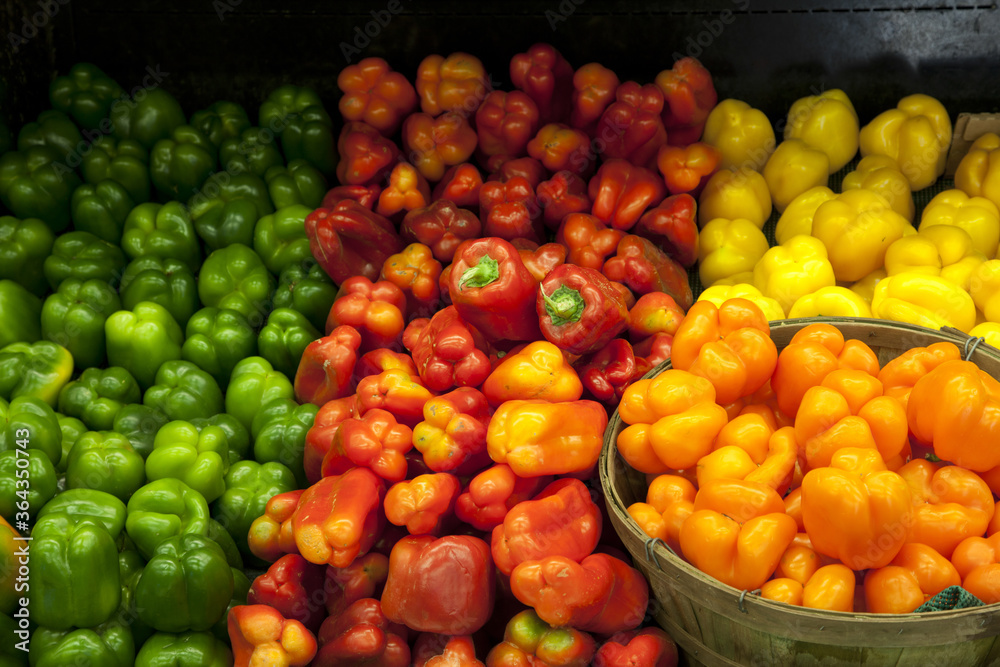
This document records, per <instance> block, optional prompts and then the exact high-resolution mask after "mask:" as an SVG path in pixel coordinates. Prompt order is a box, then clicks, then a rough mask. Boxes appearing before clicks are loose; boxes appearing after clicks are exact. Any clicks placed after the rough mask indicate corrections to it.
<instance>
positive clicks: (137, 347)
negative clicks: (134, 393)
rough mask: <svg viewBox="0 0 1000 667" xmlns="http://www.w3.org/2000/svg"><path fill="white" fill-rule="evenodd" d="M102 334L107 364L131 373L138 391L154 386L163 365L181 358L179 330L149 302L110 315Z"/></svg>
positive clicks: (170, 317)
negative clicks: (106, 350)
mask: <svg viewBox="0 0 1000 667" xmlns="http://www.w3.org/2000/svg"><path fill="white" fill-rule="evenodd" d="M104 333H105V338H106V339H107V348H108V362H109V363H111V364H112V365H115V366H121V367H123V368H125V369H126V370H128V371H129V372H130V373H132V375H133V376H134V377H135V379H136V380H137V381H138V382H139V386H140V387H142V388H148V387H151V386H152V385H153V384H154V383H155V379H156V373H157V371H158V370H159V368H160V366H161V365H162V364H163V363H164V362H167V361H171V360H179V359H180V358H181V343H182V342H183V341H184V335H183V333H182V331H181V328H180V326H178V324H177V322H176V320H174V318H173V316H171V315H170V313H169V312H168V311H167V310H166V309H165V308H163V307H162V306H160V305H158V304H155V303H153V302H151V301H142V302H139V303H138V304H136V305H135V307H134V308H133V309H132V310H120V311H118V312H116V313H114V314H113V315H111V316H110V317H109V318H108V319H107V321H106V322H105V324H104Z"/></svg>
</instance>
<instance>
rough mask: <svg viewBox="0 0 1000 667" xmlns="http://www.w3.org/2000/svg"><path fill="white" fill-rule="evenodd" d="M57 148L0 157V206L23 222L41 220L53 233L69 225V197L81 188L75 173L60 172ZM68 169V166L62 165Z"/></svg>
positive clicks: (70, 171) (40, 148) (15, 152)
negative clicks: (28, 219) (32, 219)
mask: <svg viewBox="0 0 1000 667" xmlns="http://www.w3.org/2000/svg"><path fill="white" fill-rule="evenodd" d="M62 159H63V156H62V155H61V154H60V152H59V151H58V150H56V149H55V148H50V147H48V146H35V147H31V148H27V149H25V150H17V151H8V152H7V153H4V154H3V155H2V156H0V202H3V204H4V206H5V207H6V208H7V209H8V210H9V211H10V212H11V213H13V214H14V216H15V217H17V218H20V219H22V220H23V219H25V218H38V219H39V220H42V221H43V222H44V223H45V224H47V225H48V226H49V228H50V229H51V230H52V231H53V232H61V231H63V230H64V229H66V227H67V226H68V225H69V222H70V206H69V204H70V197H71V195H72V194H73V190H75V189H76V188H77V186H79V185H80V177H79V176H77V175H76V172H74V171H72V170H65V171H64V170H59V169H57V166H56V165H59V164H61V161H62ZM63 166H65V165H63Z"/></svg>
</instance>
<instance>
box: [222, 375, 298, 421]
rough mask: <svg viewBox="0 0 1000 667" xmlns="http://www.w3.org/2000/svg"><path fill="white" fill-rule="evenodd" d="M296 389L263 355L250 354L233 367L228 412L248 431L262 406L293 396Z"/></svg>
mask: <svg viewBox="0 0 1000 667" xmlns="http://www.w3.org/2000/svg"><path fill="white" fill-rule="evenodd" d="M294 397H295V390H294V389H293V388H292V383H291V381H290V380H289V379H288V378H287V377H286V376H285V375H284V373H282V372H281V371H276V370H274V366H272V365H271V362H269V361H268V360H267V359H265V358H263V357H247V358H246V359H243V360H242V361H240V362H239V363H238V364H236V367H235V368H233V374H232V377H231V378H230V379H229V388H228V389H227V390H226V412H228V413H229V414H231V415H232V416H234V417H236V419H238V420H239V421H240V423H241V424H243V426H244V427H245V428H246V429H247V430H248V431H249V430H250V427H251V425H252V424H253V419H254V415H256V414H257V413H258V412H259V411H260V409H261V407H262V406H264V405H267V404H268V403H270V402H271V401H273V400H275V399H279V398H287V399H293V398H294Z"/></svg>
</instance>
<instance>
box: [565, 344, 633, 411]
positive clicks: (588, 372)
mask: <svg viewBox="0 0 1000 667" xmlns="http://www.w3.org/2000/svg"><path fill="white" fill-rule="evenodd" d="M576 369H577V374H578V375H579V376H580V381H581V382H583V387H584V389H585V390H586V391H587V393H588V394H589V395H590V396H593V397H594V398H595V399H597V400H598V401H601V402H602V403H604V404H605V405H609V406H617V405H618V401H620V400H621V397H622V394H623V393H624V392H625V388H626V387H628V385H629V384H631V383H632V378H633V377H635V372H636V361H635V354H634V353H633V351H632V346H631V345H629V342H628V341H627V340H625V339H624V338H615V339H614V340H612V341H610V342H609V343H608V344H607V345H605V346H604V347H603V348H601V349H599V350H597V351H596V352H594V353H593V354H590V355H588V356H586V357H584V358H583V359H581V360H580V361H579V362H578V365H577V366H576Z"/></svg>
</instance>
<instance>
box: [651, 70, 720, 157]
mask: <svg viewBox="0 0 1000 667" xmlns="http://www.w3.org/2000/svg"><path fill="white" fill-rule="evenodd" d="M656 85H657V86H659V88H660V90H662V91H663V99H664V105H663V125H664V127H665V128H666V130H667V142H668V143H669V144H670V145H671V146H687V145H689V144H692V143H694V142H696V141H698V139H699V138H700V137H701V133H702V130H703V128H704V127H705V121H706V120H707V119H708V114H709V112H710V111H711V110H712V109H713V108H714V107H715V104H716V102H717V101H718V99H719V98H718V95H717V94H716V92H715V85H714V84H713V83H712V75H711V74H710V73H709V71H708V70H707V69H705V67H704V66H703V65H702V64H701V63H700V62H698V61H697V60H696V59H695V58H691V57H686V58H681V59H680V60H677V61H675V62H674V66H673V67H672V68H671V69H668V70H663V71H662V72H660V73H659V74H658V75H657V76H656Z"/></svg>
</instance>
